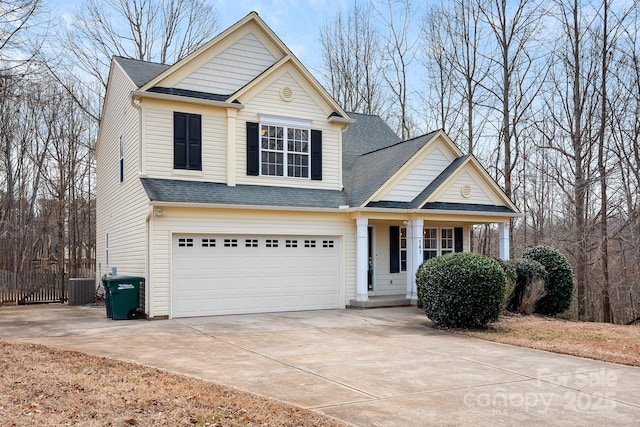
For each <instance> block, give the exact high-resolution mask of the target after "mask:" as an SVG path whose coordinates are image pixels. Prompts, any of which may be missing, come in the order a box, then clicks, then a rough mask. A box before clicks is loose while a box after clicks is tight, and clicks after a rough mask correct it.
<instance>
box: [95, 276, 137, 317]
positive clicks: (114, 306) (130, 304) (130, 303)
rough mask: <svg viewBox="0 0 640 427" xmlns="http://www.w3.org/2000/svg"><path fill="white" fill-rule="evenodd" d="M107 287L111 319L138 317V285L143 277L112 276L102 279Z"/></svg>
mask: <svg viewBox="0 0 640 427" xmlns="http://www.w3.org/2000/svg"><path fill="white" fill-rule="evenodd" d="M104 282H105V285H106V286H107V287H108V288H109V304H110V305H111V315H112V318H113V320H127V319H138V318H140V317H141V315H142V312H141V311H140V310H139V307H140V286H141V285H142V284H143V283H144V277H132V276H113V277H108V278H106V279H104Z"/></svg>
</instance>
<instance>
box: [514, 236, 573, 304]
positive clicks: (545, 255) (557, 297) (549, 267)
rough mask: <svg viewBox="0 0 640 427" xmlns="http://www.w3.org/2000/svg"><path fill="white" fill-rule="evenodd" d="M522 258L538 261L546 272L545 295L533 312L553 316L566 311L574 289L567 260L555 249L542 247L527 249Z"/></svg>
mask: <svg viewBox="0 0 640 427" xmlns="http://www.w3.org/2000/svg"><path fill="white" fill-rule="evenodd" d="M522 257H523V258H525V259H530V260H534V261H538V262H539V263H540V264H542V265H543V266H544V268H545V270H546V271H547V280H546V281H545V287H544V288H545V292H546V295H545V296H544V297H542V298H541V299H540V300H539V301H538V302H537V303H536V305H535V308H534V311H535V312H536V313H540V314H546V315H550V316H554V315H556V314H558V313H562V312H563V311H565V310H567V309H568V308H569V307H570V306H571V301H572V299H573V288H574V279H573V272H572V271H571V264H569V261H568V260H567V258H566V257H565V256H564V255H562V253H560V251H559V250H557V249H556V248H552V247H550V246H542V245H541V246H534V247H532V248H529V249H527V250H526V251H524V253H523V254H522Z"/></svg>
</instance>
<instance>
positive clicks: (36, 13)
mask: <svg viewBox="0 0 640 427" xmlns="http://www.w3.org/2000/svg"><path fill="white" fill-rule="evenodd" d="M45 27H46V13H45V10H44V7H43V1H42V0H3V1H2V2H0V74H5V73H7V71H9V70H15V69H16V68H19V67H21V66H23V65H24V64H26V63H28V62H30V61H31V60H32V59H33V57H34V56H35V55H36V54H37V53H38V51H39V50H40V47H41V43H42V40H43V35H42V34H40V33H39V32H38V30H42V29H44V28H45ZM23 71H24V70H23Z"/></svg>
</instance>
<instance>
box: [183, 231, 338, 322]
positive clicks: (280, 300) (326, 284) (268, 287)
mask: <svg viewBox="0 0 640 427" xmlns="http://www.w3.org/2000/svg"><path fill="white" fill-rule="evenodd" d="M339 246H340V239H339V238H337V237H326V236H256V235H254V236H224V235H202V236H175V237H174V240H173V261H172V268H173V273H172V301H173V303H172V315H173V316H174V317H188V316H207V315H218V314H240V313H259V312H277V311H294V310H313V309H327V308H338V307H340V284H341V280H340V277H341V276H340V249H339Z"/></svg>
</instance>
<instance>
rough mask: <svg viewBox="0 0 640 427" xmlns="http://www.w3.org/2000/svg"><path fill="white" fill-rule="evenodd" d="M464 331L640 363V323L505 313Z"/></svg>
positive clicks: (603, 358) (497, 338)
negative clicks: (479, 327) (481, 327)
mask: <svg viewBox="0 0 640 427" xmlns="http://www.w3.org/2000/svg"><path fill="white" fill-rule="evenodd" d="M461 333H463V334H464V335H468V336H472V337H476V338H482V339H485V340H489V341H496V342H501V343H505V344H514V345H518V346H521V347H529V348H536V349H539V350H547V351H552V352H555V353H562V354H570V355H572V356H580V357H586V358H589V359H595V360H602V361H605V362H612V363H620V364H623V365H630V366H640V326H638V325H629V326H625V325H612V324H608V323H588V322H574V321H568V320H561V319H556V318H552V317H545V316H537V315H532V316H518V315H514V316H503V317H501V319H500V321H499V322H497V323H494V324H492V325H491V326H490V327H489V328H487V329H485V330H475V331H461Z"/></svg>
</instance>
